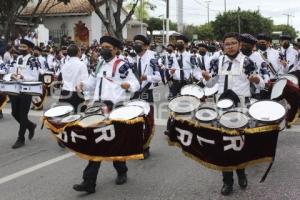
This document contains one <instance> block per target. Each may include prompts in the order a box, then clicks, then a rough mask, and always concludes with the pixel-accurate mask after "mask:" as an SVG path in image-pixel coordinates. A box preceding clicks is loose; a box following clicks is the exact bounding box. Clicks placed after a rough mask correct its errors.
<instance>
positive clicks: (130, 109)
mask: <svg viewBox="0 0 300 200" xmlns="http://www.w3.org/2000/svg"><path fill="white" fill-rule="evenodd" d="M143 113H144V109H143V108H142V107H140V106H122V107H119V108H116V109H114V110H113V111H112V112H111V113H110V115H109V119H111V120H130V119H133V118H136V117H138V116H141V115H142V114H143Z"/></svg>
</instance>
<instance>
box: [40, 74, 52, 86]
mask: <svg viewBox="0 0 300 200" xmlns="http://www.w3.org/2000/svg"><path fill="white" fill-rule="evenodd" d="M42 77H43V78H42V80H43V83H44V84H46V85H50V84H51V83H52V82H53V81H54V74H53V73H52V72H46V73H44V74H43V75H42Z"/></svg>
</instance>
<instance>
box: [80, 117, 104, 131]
mask: <svg viewBox="0 0 300 200" xmlns="http://www.w3.org/2000/svg"><path fill="white" fill-rule="evenodd" d="M105 119H106V118H105V116H104V115H89V116H86V117H84V118H82V119H81V120H80V121H79V123H78V125H79V126H81V127H82V128H88V127H93V126H96V125H98V124H100V123H101V122H103V121H104V120H105Z"/></svg>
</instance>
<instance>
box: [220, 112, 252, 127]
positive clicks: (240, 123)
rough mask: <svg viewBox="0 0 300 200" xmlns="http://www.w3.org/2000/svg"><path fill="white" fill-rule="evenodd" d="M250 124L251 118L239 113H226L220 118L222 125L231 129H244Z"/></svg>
mask: <svg viewBox="0 0 300 200" xmlns="http://www.w3.org/2000/svg"><path fill="white" fill-rule="evenodd" d="M248 122H249V118H248V117H247V115H245V114H244V113H241V112H237V111H229V112H226V113H224V114H223V115H222V116H221V118H220V124H221V125H222V126H223V127H226V128H229V129H237V128H243V127H245V126H246V125H247V124H248Z"/></svg>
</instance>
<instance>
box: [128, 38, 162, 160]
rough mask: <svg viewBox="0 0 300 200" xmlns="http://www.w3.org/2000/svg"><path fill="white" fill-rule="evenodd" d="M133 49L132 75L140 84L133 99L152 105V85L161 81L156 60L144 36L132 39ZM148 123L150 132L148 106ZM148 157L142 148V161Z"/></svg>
mask: <svg viewBox="0 0 300 200" xmlns="http://www.w3.org/2000/svg"><path fill="white" fill-rule="evenodd" d="M133 41H134V44H133V49H134V51H135V52H136V53H137V64H136V65H135V67H134V73H135V75H136V77H138V79H139V82H140V87H139V91H137V92H136V93H135V94H134V97H133V99H142V100H145V101H147V102H148V103H150V104H153V102H154V98H153V88H154V87H153V84H155V83H158V82H160V81H161V75H160V72H159V64H158V60H157V59H156V58H155V53H154V52H152V51H151V50H149V45H150V40H149V39H148V38H147V37H146V36H144V35H136V36H134V38H133ZM149 119H150V120H149V122H150V127H151V130H153V127H154V107H153V105H150V113H149ZM149 156H150V152H149V146H145V147H144V159H147V158H148V157H149Z"/></svg>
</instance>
